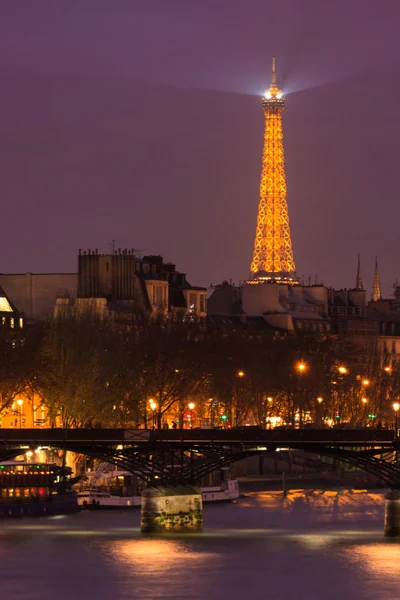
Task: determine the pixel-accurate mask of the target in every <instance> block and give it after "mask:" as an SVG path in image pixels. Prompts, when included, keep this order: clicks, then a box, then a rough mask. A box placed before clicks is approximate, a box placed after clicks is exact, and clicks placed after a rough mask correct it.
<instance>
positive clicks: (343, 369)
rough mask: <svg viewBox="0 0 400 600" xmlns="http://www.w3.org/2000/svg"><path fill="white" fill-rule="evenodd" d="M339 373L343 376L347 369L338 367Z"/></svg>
mask: <svg viewBox="0 0 400 600" xmlns="http://www.w3.org/2000/svg"><path fill="white" fill-rule="evenodd" d="M338 371H339V373H341V374H342V375H345V374H346V373H347V369H346V367H339V368H338Z"/></svg>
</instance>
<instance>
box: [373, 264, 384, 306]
mask: <svg viewBox="0 0 400 600" xmlns="http://www.w3.org/2000/svg"><path fill="white" fill-rule="evenodd" d="M381 298H382V295H381V282H380V281H379V273H378V257H377V256H375V272H374V283H373V285H372V298H371V299H372V300H373V301H374V302H376V301H377V300H380V299H381Z"/></svg>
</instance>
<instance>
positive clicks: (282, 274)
mask: <svg viewBox="0 0 400 600" xmlns="http://www.w3.org/2000/svg"><path fill="white" fill-rule="evenodd" d="M262 105H263V109H264V115H265V129H264V149H263V158H262V172H261V185H260V202H259V206H258V218H257V229H256V237H255V242H254V252H253V260H252V262H251V266H250V277H251V279H253V280H255V281H257V280H259V281H265V280H272V281H282V282H283V281H284V282H288V283H297V278H296V267H295V262H294V258H293V249H292V239H291V237H290V224H289V212H288V205H287V200H286V174H285V156H284V149H283V132H282V113H283V109H284V107H285V102H284V99H283V93H282V91H281V90H279V89H278V87H277V85H276V73H275V57H274V58H273V59H272V82H271V87H270V88H269V89H268V90H267V91H266V93H265V97H264V98H263V101H262Z"/></svg>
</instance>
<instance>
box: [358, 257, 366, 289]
mask: <svg viewBox="0 0 400 600" xmlns="http://www.w3.org/2000/svg"><path fill="white" fill-rule="evenodd" d="M363 289H364V285H363V280H362V275H361V261H360V255H358V264H357V279H356V290H363Z"/></svg>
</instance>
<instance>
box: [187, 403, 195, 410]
mask: <svg viewBox="0 0 400 600" xmlns="http://www.w3.org/2000/svg"><path fill="white" fill-rule="evenodd" d="M194 407H195V403H194V402H189V404H188V408H190V410H193V409H194Z"/></svg>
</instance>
